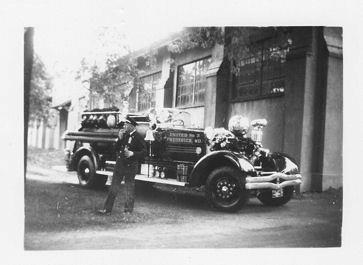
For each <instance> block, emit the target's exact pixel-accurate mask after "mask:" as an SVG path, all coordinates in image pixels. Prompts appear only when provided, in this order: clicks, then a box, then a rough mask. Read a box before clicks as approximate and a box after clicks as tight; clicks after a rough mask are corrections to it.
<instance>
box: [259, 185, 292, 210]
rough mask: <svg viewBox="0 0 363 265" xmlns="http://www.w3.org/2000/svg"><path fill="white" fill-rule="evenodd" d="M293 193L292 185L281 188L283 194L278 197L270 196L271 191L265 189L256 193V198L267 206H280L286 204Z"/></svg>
mask: <svg viewBox="0 0 363 265" xmlns="http://www.w3.org/2000/svg"><path fill="white" fill-rule="evenodd" d="M293 193H294V187H293V186H288V187H285V188H283V196H282V197H280V198H272V191H271V190H266V191H261V192H259V193H258V194H257V198H258V199H259V200H260V201H261V202H262V203H263V204H264V205H267V206H281V205H284V204H286V203H287V202H289V201H290V199H291V198H292V195H293Z"/></svg>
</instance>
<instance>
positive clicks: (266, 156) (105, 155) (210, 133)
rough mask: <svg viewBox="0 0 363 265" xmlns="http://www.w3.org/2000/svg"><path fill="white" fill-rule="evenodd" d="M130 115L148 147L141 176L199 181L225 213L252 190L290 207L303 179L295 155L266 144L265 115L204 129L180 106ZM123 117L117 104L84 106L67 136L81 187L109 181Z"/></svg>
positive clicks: (188, 182)
mask: <svg viewBox="0 0 363 265" xmlns="http://www.w3.org/2000/svg"><path fill="white" fill-rule="evenodd" d="M127 116H130V117H132V118H133V119H135V120H136V121H137V122H138V126H137V131H138V133H140V134H141V135H142V136H143V137H144V139H145V141H146V143H147V147H148V155H147V157H146V158H145V160H144V161H143V163H142V164H141V165H140V168H139V172H138V174H137V175H136V180H138V181H143V182H147V183H151V184H152V183H161V184H167V185H174V186H184V187H200V188H201V190H205V196H206V198H207V200H208V201H209V203H210V204H211V205H212V206H213V207H215V208H217V209H220V210H222V211H236V210H238V209H240V208H241V207H242V206H243V205H244V204H245V203H246V201H247V200H248V198H249V197H250V196H257V198H258V199H259V200H260V201H261V202H262V203H263V204H265V205H270V206H279V205H283V204H285V203H287V202H288V201H289V200H290V199H291V197H292V195H293V192H294V187H295V186H298V185H300V184H301V175H300V174H299V168H298V166H297V164H296V162H294V160H293V159H292V158H290V157H289V156H287V155H285V154H282V153H273V152H270V151H269V150H268V149H264V148H262V145H261V142H262V133H263V130H262V129H263V127H264V126H265V125H266V123H267V122H266V120H264V119H261V120H254V121H252V122H251V123H250V122H249V120H248V119H247V118H244V117H242V116H234V117H232V118H231V120H230V121H229V125H228V129H229V130H226V129H224V128H217V129H213V128H210V127H209V128H206V129H205V130H203V129H195V128H191V127H193V126H192V125H191V124H190V115H189V114H188V113H187V112H185V111H181V110H177V109H161V110H155V109H153V110H152V111H150V112H149V113H148V114H145V115H139V114H127ZM124 118H125V115H122V114H121V113H120V112H119V111H118V110H117V109H111V110H94V111H88V112H84V113H83V114H82V127H81V128H80V129H79V130H78V131H74V132H67V133H66V134H65V136H64V139H65V140H68V141H74V145H73V150H67V149H66V163H67V168H68V170H75V171H77V175H78V179H79V183H80V185H82V186H85V187H89V188H94V187H102V186H104V185H105V183H106V181H107V179H108V177H110V176H112V172H113V167H114V165H115V160H116V153H115V148H114V144H115V142H116V140H117V137H118V131H119V130H120V129H121V128H122V126H123V119H124Z"/></svg>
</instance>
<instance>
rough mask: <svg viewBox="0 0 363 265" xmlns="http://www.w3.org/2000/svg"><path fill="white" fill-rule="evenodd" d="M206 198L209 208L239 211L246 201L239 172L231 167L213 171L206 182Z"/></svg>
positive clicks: (246, 195) (242, 179)
mask: <svg viewBox="0 0 363 265" xmlns="http://www.w3.org/2000/svg"><path fill="white" fill-rule="evenodd" d="M206 197H207V200H208V201H209V203H210V204H211V206H212V207H215V208H217V209H219V210H222V211H226V212H235V211H237V210H239V209H240V208H241V207H242V206H243V205H244V204H245V203H246V202H247V200H248V193H247V191H246V189H245V187H244V177H242V176H241V172H240V171H239V170H237V169H234V168H231V167H221V168H217V169H215V170H213V171H212V173H211V174H210V175H209V177H208V179H207V182H206Z"/></svg>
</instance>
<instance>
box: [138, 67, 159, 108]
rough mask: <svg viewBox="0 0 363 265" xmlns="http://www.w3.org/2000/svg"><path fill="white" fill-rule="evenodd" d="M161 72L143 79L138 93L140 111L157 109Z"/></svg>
mask: <svg viewBox="0 0 363 265" xmlns="http://www.w3.org/2000/svg"><path fill="white" fill-rule="evenodd" d="M160 78H161V72H158V73H156V74H152V75H149V76H145V77H141V78H140V84H139V93H138V111H144V110H148V109H150V108H152V107H155V97H156V87H157V85H158V84H159V81H160Z"/></svg>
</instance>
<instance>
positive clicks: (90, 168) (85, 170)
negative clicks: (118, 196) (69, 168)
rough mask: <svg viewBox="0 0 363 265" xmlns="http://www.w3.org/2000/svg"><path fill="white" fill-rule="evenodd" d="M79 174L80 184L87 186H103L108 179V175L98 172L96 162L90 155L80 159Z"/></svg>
mask: <svg viewBox="0 0 363 265" xmlns="http://www.w3.org/2000/svg"><path fill="white" fill-rule="evenodd" d="M77 176H78V181H79V184H80V185H81V186H83V187H86V188H102V187H104V186H105V183H106V181H107V177H105V176H100V175H97V174H96V168H95V164H94V162H93V161H92V159H91V158H90V157H89V156H88V155H84V156H82V157H81V159H80V160H79V161H78V166H77Z"/></svg>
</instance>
